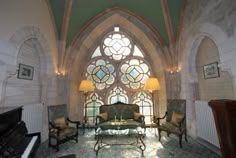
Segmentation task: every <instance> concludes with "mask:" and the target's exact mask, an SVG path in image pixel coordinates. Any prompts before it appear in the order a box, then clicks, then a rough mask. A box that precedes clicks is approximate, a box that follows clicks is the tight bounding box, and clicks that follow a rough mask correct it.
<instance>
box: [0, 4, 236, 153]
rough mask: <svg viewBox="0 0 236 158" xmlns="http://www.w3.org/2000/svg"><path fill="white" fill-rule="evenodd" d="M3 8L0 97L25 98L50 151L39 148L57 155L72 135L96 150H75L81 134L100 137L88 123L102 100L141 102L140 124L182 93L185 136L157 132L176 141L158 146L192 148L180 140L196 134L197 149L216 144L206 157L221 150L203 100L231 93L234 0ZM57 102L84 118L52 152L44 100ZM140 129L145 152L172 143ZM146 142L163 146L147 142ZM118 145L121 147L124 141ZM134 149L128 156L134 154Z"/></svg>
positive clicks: (34, 128)
mask: <svg viewBox="0 0 236 158" xmlns="http://www.w3.org/2000/svg"><path fill="white" fill-rule="evenodd" d="M0 13H1V14H0V19H1V28H0V67H1V69H0V74H1V75H0V76H1V77H0V96H1V99H0V107H1V108H9V107H11V108H12V107H19V106H22V108H23V111H22V119H23V120H24V122H26V127H27V130H28V133H40V141H41V145H40V147H39V151H41V152H43V151H47V152H45V153H47V154H48V152H51V155H44V156H46V157H56V156H63V155H65V152H64V151H66V150H67V149H68V144H69V146H70V145H73V144H75V146H73V147H72V148H71V149H68V150H69V151H70V152H71V154H75V155H76V156H77V157H81V155H83V156H84V157H89V156H90V157H94V156H95V152H94V151H93V146H92V149H91V150H90V148H89V150H88V152H90V151H92V152H93V153H92V154H87V155H86V154H82V153H80V152H83V150H85V147H83V145H82V144H86V143H88V144H89V142H92V144H93V145H94V144H95V143H96V141H95V140H94V139H92V137H93V135H94V133H93V132H94V130H91V129H93V128H94V127H95V125H96V124H95V122H96V117H97V115H98V114H99V108H100V106H102V105H108V104H109V105H110V104H114V103H117V102H119V101H120V102H123V103H127V104H137V105H139V112H140V113H141V114H142V115H144V117H145V126H147V127H152V125H155V126H156V124H157V122H155V121H154V120H156V119H153V118H154V116H155V118H157V117H163V116H164V115H165V112H166V111H167V107H168V100H170V99H173V100H174V99H184V100H186V111H185V113H186V118H185V120H186V129H187V137H188V139H189V141H188V142H186V141H184V140H183V142H182V148H179V143H178V137H175V136H170V138H169V137H168V136H167V135H165V134H164V133H163V139H164V140H165V141H166V140H168V141H169V142H168V141H166V142H168V143H169V144H173V143H172V141H173V140H174V141H176V144H175V145H174V147H176V148H174V149H173V148H172V146H171V145H170V146H168V145H166V146H164V147H166V149H172V150H175V151H176V152H177V153H182V154H183V153H185V152H187V151H188V152H189V153H194V150H188V149H186V148H190V147H192V146H191V145H190V144H191V143H192V142H194V143H199V142H200V143H201V145H200V147H199V148H197V149H199V150H200V149H202V150H201V151H203V152H202V153H204V151H205V152H206V151H208V150H209V153H211V151H212V150H214V151H213V152H212V157H215V156H217V155H218V156H219V157H221V156H222V153H221V152H222V151H221V150H222V146H221V140H220V139H219V137H218V134H217V129H216V128H217V124H215V122H214V115H213V113H212V109H211V108H210V106H209V105H208V103H209V101H211V100H216V99H230V100H235V98H236V94H235V76H236V69H235V67H236V65H235V61H236V57H235V55H234V54H235V53H234V52H235V50H236V46H235V43H236V33H235V30H236V21H235V19H236V2H235V1H233V0H224V1H219V0H218V1H213V0H210V1H207V2H206V1H204V0H199V1H194V0H179V1H171V0H150V1H149V2H148V3H147V2H145V1H137V2H136V1H135V2H133V1H126V0H110V1H107V0H100V1H99V2H94V1H92V0H87V1H86V2H85V1H82V0H61V1H57V0H38V1H30V0H22V1H20V2H18V1H16V0H9V1H2V2H1V6H0ZM150 78H154V79H157V81H158V88H155V86H154V84H153V83H151V86H153V87H151V88H148V89H145V88H144V87H145V84H146V81H147V80H148V79H150ZM84 80H86V81H91V82H92V86H93V87H92V89H80V88H79V87H80V84H81V83H82V81H84ZM85 87H87V88H88V86H85ZM152 88H154V89H152ZM62 104H65V105H66V107H67V112H68V117H69V118H70V119H71V120H74V121H79V122H80V125H79V134H78V141H79V142H78V143H74V142H73V141H67V142H65V143H64V144H61V145H59V146H62V147H61V149H60V150H59V151H58V152H56V151H55V150H54V149H53V148H51V147H47V145H45V144H47V142H48V139H49V135H48V133H49V124H48V121H49V119H48V107H50V106H53V105H62ZM85 116H86V117H85ZM117 119H120V116H117ZM85 120H86V124H84V125H83V123H84V122H85ZM121 120H122V119H121ZM27 121H28V122H27ZM1 124H7V122H3V121H2V122H1ZM85 128H86V129H85ZM83 129H85V133H84V134H83ZM146 132H147V133H146V134H147V136H150V137H149V138H148V137H147V138H143V139H144V142H145V143H146V150H145V151H144V156H145V155H146V157H148V153H149V151H150V150H153V151H154V154H152V155H149V157H165V156H166V157H168V156H167V155H168V153H163V155H158V149H159V148H162V149H163V146H162V145H163V144H161V142H160V141H159V140H158V131H156V132H157V133H155V128H147V131H146ZM87 136H91V139H87V138H88V137H87ZM172 138H173V139H172ZM146 139H147V140H146ZM82 140H84V141H85V142H83V141H82ZM81 141H82V142H81ZM94 141H95V142H94ZM168 143H167V144H168ZM152 144H155V145H156V146H158V147H159V148H158V149H157V148H155V147H153V148H151V149H150V148H148V147H150V146H152ZM63 146H64V147H63ZM161 146H162V147H161ZM205 146H208V147H209V146H211V150H210V149H208V148H207V147H205ZM42 147H43V148H44V147H45V148H46V147H47V149H46V150H41V149H42ZM168 147H170V148H168ZM77 148H78V149H79V151H80V152H77V151H75V150H76V149H77ZM190 149H191V148H190ZM194 149H195V148H194ZM109 150H110V149H109ZM115 150H117V153H116V154H115V155H116V157H119V152H120V151H122V150H126V148H125V147H124V148H123V147H121V148H119V146H117V147H115ZM111 151H112V150H111ZM118 151H119V152H118ZM166 151H168V150H166ZM73 152H74V153H73ZM99 152H100V151H99ZM101 152H104V154H105V153H106V149H102V150H101ZM195 152H196V151H195ZM215 152H216V153H218V154H214V153H215ZM52 153H53V154H54V155H53V154H52ZM108 153H109V152H108ZM111 153H112V152H111ZM111 153H110V154H111ZM132 153H133V152H132ZM132 153H131V154H132ZM137 153H138V155H136V154H137ZM137 153H135V156H134V157H138V156H140V153H139V152H137ZM206 153H208V152H206ZM66 154H70V153H66ZM104 154H101V155H103V156H104V157H109V155H107V156H106V155H104ZM169 154H170V153H169ZM198 154H200V153H197V152H196V155H194V154H193V155H194V156H197V155H198ZM101 155H99V153H98V156H101ZM169 156H170V157H171V156H172V157H174V156H175V155H174V154H173V153H172V154H170V155H169ZM178 156H179V155H178ZM198 156H199V157H204V155H198ZM207 156H208V155H207ZM207 156H206V155H205V157H207ZM39 157H40V156H39ZM120 157H122V156H120ZM188 157H190V156H189V155H188ZM208 157H209V156H208ZM222 157H224V155H223V156H222Z"/></svg>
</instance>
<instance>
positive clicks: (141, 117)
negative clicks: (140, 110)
mask: <svg viewBox="0 0 236 158" xmlns="http://www.w3.org/2000/svg"><path fill="white" fill-rule="evenodd" d="M135 120H136V121H138V122H141V123H142V124H145V116H144V115H142V114H140V116H139V117H138V119H135Z"/></svg>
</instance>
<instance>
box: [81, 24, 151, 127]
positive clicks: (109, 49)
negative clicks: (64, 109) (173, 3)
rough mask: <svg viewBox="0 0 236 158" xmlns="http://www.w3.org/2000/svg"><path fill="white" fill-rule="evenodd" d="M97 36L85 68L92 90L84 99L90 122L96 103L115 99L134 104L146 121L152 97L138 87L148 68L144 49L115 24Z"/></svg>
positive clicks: (141, 84)
mask: <svg viewBox="0 0 236 158" xmlns="http://www.w3.org/2000/svg"><path fill="white" fill-rule="evenodd" d="M101 39H102V40H100V41H97V42H96V44H97V46H96V47H95V49H94V50H93V52H92V54H91V58H90V59H91V60H90V61H89V63H88V65H87V66H86V72H85V77H86V78H87V79H88V80H91V81H93V83H94V85H95V92H96V93H92V94H91V95H90V99H89V100H88V101H87V102H86V103H87V105H88V106H87V108H86V110H87V114H88V117H89V122H90V123H94V118H95V116H96V115H97V113H98V109H99V106H100V105H102V104H112V103H116V102H118V101H121V102H124V103H136V104H138V105H139V106H140V112H141V113H143V114H144V115H145V116H146V121H147V123H148V122H150V115H151V113H150V112H152V106H151V105H152V101H151V100H150V97H149V96H148V95H147V94H146V93H145V92H142V88H143V85H144V81H145V80H146V79H147V78H148V77H149V76H150V74H151V69H150V67H149V65H148V62H147V61H146V58H145V55H144V51H143V50H142V49H141V47H139V46H138V45H137V43H135V42H134V41H133V40H132V39H131V38H130V36H129V35H128V34H127V33H125V32H124V31H123V30H122V28H120V27H118V26H116V27H114V31H111V32H110V33H108V34H106V35H105V36H104V38H101ZM140 91H141V92H140ZM138 92H140V93H138ZM132 98H133V99H132Z"/></svg>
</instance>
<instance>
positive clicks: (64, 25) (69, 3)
mask: <svg viewBox="0 0 236 158" xmlns="http://www.w3.org/2000/svg"><path fill="white" fill-rule="evenodd" d="M71 8H72V0H66V3H65V10H64V15H63V22H62V30H61V38H60V39H61V40H60V43H61V44H60V49H59V51H60V63H59V71H60V73H61V72H64V71H65V70H64V68H63V65H64V57H65V50H66V38H67V32H68V26H69V21H70V14H71ZM64 73H65V72H64Z"/></svg>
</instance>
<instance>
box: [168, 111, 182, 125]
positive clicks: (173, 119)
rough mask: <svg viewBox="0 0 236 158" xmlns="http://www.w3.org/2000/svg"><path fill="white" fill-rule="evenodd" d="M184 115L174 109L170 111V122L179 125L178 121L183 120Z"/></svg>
mask: <svg viewBox="0 0 236 158" xmlns="http://www.w3.org/2000/svg"><path fill="white" fill-rule="evenodd" d="M183 118H184V115H183V114H180V113H177V112H175V111H173V112H172V117H171V122H172V123H173V124H175V125H177V126H179V124H180V122H181V121H182V120H183Z"/></svg>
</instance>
